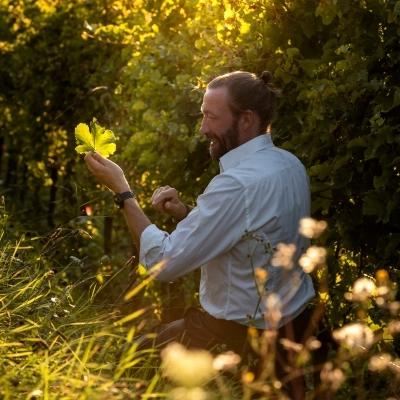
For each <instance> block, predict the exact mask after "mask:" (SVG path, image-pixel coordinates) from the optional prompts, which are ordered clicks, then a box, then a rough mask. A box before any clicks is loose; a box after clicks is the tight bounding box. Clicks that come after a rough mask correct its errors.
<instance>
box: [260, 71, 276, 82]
mask: <svg viewBox="0 0 400 400" xmlns="http://www.w3.org/2000/svg"><path fill="white" fill-rule="evenodd" d="M273 78H274V76H273V75H272V74H271V72H269V71H264V72H263V73H262V74H261V76H260V79H261V80H262V81H263V82H264V83H265V84H266V85H268V83H270V82H271V81H272V79H273Z"/></svg>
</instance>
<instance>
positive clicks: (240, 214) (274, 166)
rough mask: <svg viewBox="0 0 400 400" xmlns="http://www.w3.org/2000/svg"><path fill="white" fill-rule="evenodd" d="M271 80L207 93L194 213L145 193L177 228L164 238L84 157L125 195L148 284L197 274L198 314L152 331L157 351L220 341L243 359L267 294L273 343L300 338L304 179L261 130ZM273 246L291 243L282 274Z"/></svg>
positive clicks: (262, 323) (241, 77) (228, 82)
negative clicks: (209, 162) (208, 168)
mask: <svg viewBox="0 0 400 400" xmlns="http://www.w3.org/2000/svg"><path fill="white" fill-rule="evenodd" d="M271 79H272V75H271V73H270V72H264V73H263V74H262V76H261V77H260V78H257V77H256V76H255V75H254V74H251V73H248V72H234V73H230V74H226V75H222V76H220V77H218V78H216V79H214V80H213V81H212V82H211V83H210V84H209V85H208V86H207V90H206V93H205V95H204V99H203V104H202V107H201V111H202V113H203V121H202V124H201V128H200V133H201V134H203V135H205V137H206V138H207V139H208V140H210V154H211V156H212V158H213V159H214V160H216V161H219V163H220V170H221V173H220V174H219V175H217V176H216V177H215V178H214V179H212V181H211V182H210V184H209V185H208V187H207V188H206V190H205V191H204V193H203V194H202V195H201V196H199V198H198V200H197V205H196V207H194V208H192V207H189V206H187V205H185V204H183V203H182V202H181V201H180V200H179V198H178V195H177V191H176V190H175V189H173V188H170V187H169V186H165V187H163V188H160V189H158V190H156V191H155V192H154V194H153V197H152V203H153V206H154V208H155V209H156V210H157V211H159V212H167V213H169V214H170V215H172V216H174V217H175V218H176V219H177V220H178V221H181V222H180V223H179V224H178V225H177V227H176V230H175V231H174V232H172V233H171V234H168V233H166V232H164V231H162V230H160V229H158V228H157V227H156V226H155V225H152V224H151V222H150V221H149V219H148V218H147V217H146V216H145V215H144V213H143V212H142V211H141V209H140V207H139V205H138V203H137V202H136V200H135V198H133V195H131V194H130V190H131V189H130V187H129V184H128V183H127V181H126V179H125V177H124V174H123V172H122V170H121V169H120V168H119V167H118V166H117V165H116V164H114V163H113V162H111V161H109V160H107V159H105V158H103V157H101V156H100V155H98V154H92V153H89V154H87V156H86V157H85V160H86V162H87V165H88V167H89V169H90V170H91V171H92V172H93V174H94V175H95V176H96V178H98V179H99V180H100V181H101V182H103V183H104V184H105V185H106V186H107V187H108V188H109V189H111V190H112V191H113V192H114V193H117V194H124V193H127V194H124V195H123V196H122V198H126V199H125V200H122V201H123V208H122V210H123V212H124V214H125V218H126V221H127V224H128V227H129V230H130V232H131V235H132V237H133V240H134V242H135V243H136V245H137V246H138V247H139V249H140V262H141V264H142V265H143V266H144V267H145V268H146V269H148V270H149V269H151V268H152V267H154V266H155V265H157V264H158V263H161V264H159V265H160V272H159V274H158V275H157V277H156V279H158V280H163V281H171V280H174V279H176V278H179V277H181V276H183V275H186V274H188V273H189V272H191V271H193V270H195V269H197V268H199V267H201V283H200V302H201V305H202V308H203V310H204V312H203V311H198V310H193V309H190V311H189V312H188V313H187V314H186V315H185V317H184V319H182V320H179V321H175V322H173V323H171V324H167V325H161V326H158V327H157V328H156V330H155V333H156V338H155V345H156V346H157V347H162V346H164V345H165V344H166V343H168V342H169V341H171V340H178V341H182V342H184V343H185V344H187V345H188V346H190V347H201V348H206V349H210V350H211V349H212V348H213V347H215V346H217V345H222V344H223V345H225V348H227V349H230V350H233V351H235V352H237V353H239V354H241V355H242V357H246V355H247V354H248V353H249V352H251V349H250V350H249V349H248V348H247V349H246V343H247V330H248V326H250V325H252V326H254V327H255V328H258V329H259V330H260V331H261V330H264V329H271V328H275V327H274V326H271V319H270V318H269V317H270V316H269V315H264V314H266V313H265V310H266V306H265V302H264V298H267V297H268V295H269V294H271V293H275V294H277V295H278V297H279V300H280V303H281V310H280V313H281V319H280V320H279V321H278V326H277V327H278V328H280V330H279V334H280V337H289V338H290V339H292V340H297V341H300V340H301V334H302V332H303V331H304V330H305V329H306V326H304V325H305V324H306V323H307V321H308V316H307V303H308V301H309V300H310V299H311V298H312V297H313V296H314V289H313V286H312V282H311V279H310V277H309V276H308V275H307V274H306V273H304V272H303V270H302V269H301V268H300V267H299V266H298V263H297V260H298V258H299V257H300V255H301V254H302V253H303V252H304V251H305V250H306V248H307V247H308V246H309V243H308V240H307V239H306V238H304V237H302V236H301V235H300V234H299V232H298V227H299V221H300V219H301V218H303V217H307V216H308V215H309V210H310V188H309V180H308V177H307V174H306V171H305V168H304V166H303V165H302V164H301V163H300V161H299V160H298V159H297V158H296V157H294V156H293V155H292V154H290V153H288V152H286V151H284V150H281V149H277V148H276V147H275V146H274V145H273V143H272V140H271V135H270V132H269V130H270V125H271V121H272V117H273V114H274V110H275V102H276V98H277V97H278V96H279V90H278V89H277V88H276V87H275V86H274V85H272V83H271ZM279 243H286V244H294V245H295V246H296V251H295V253H294V255H293V264H294V266H293V268H292V269H290V270H287V269H284V268H279V267H274V266H272V265H271V263H270V258H271V254H270V252H269V250H268V249H270V248H275V247H276V246H277V245H278V244H279ZM257 268H261V269H262V270H264V271H265V274H264V276H266V282H265V288H263V291H265V293H261V292H260V290H259V288H257V284H256V280H255V277H254V272H255V270H256V269H257ZM267 314H268V313H267ZM147 345H148V343H147ZM246 352H247V353H246ZM283 374H284V372H283V371H281V373H280V375H283Z"/></svg>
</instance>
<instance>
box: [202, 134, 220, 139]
mask: <svg viewBox="0 0 400 400" xmlns="http://www.w3.org/2000/svg"><path fill="white" fill-rule="evenodd" d="M205 136H206V138H207V139H208V140H219V137H218V136H217V135H214V134H213V133H207V134H206V135H205Z"/></svg>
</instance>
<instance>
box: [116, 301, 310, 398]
mask: <svg viewBox="0 0 400 400" xmlns="http://www.w3.org/2000/svg"><path fill="white" fill-rule="evenodd" d="M310 323H311V317H310V312H309V310H308V309H307V308H306V309H305V310H304V311H303V312H302V313H301V314H299V315H298V316H297V317H296V318H294V319H293V320H291V321H289V322H288V323H286V324H285V325H283V326H282V327H281V328H280V329H279V330H278V336H277V339H276V362H275V372H276V375H277V377H278V379H283V378H284V376H285V375H286V374H287V371H286V367H287V366H292V365H293V356H294V354H293V352H290V351H286V350H285V349H284V347H283V346H282V344H281V343H280V341H279V340H280V339H283V338H287V339H289V340H291V341H292V342H296V343H302V342H303V343H304V342H305V340H307V337H304V334H305V332H310V329H309V325H310ZM248 328H249V327H248V326H246V325H242V324H239V323H237V322H234V321H227V320H224V319H217V318H214V317H212V316H211V315H209V314H208V313H206V312H203V311H201V310H199V309H198V308H195V307H190V308H189V309H188V310H187V311H186V312H185V315H184V317H183V319H180V320H177V321H174V322H171V323H169V324H159V325H156V326H155V327H154V328H153V330H152V332H151V333H153V335H142V336H139V337H137V338H136V339H135V343H136V344H137V349H136V351H137V352H139V351H142V350H147V349H151V348H155V349H156V350H161V349H162V348H164V347H165V346H166V345H167V344H168V343H170V342H179V343H182V344H183V345H185V346H186V347H187V348H189V349H190V348H192V349H199V348H200V349H206V350H209V351H210V352H212V353H215V354H217V353H221V352H225V351H228V350H230V351H233V352H235V353H236V354H239V355H240V356H241V357H242V362H243V364H245V365H246V364H247V365H249V364H250V365H249V367H250V368H251V369H253V371H254V372H255V373H256V375H257V373H258V372H259V371H258V368H260V367H261V365H260V364H258V365H257V360H258V359H260V355H259V354H257V353H256V352H255V351H254V350H253V348H252V347H251V345H250V343H249V340H248ZM257 331H258V334H259V335H262V334H263V332H264V331H263V330H261V329H258V330H257ZM126 346H128V347H129V346H132V343H128V344H127V345H126ZM124 347H125V346H124ZM123 351H124V348H122V349H121V350H120V351H119V352H118V353H119V354H118V353H117V358H119V357H120V356H121V354H122V352H123ZM249 361H250V362H249ZM300 381H301V382H300ZM296 382H297V383H296ZM293 383H295V386H296V388H291V386H293ZM299 385H300V386H301V385H303V388H300V386H299ZM293 390H294V391H295V392H296V393H297V394H296V393H295V394H293V395H292V394H291V398H292V399H296V398H299V399H302V398H304V396H305V390H304V380H303V378H302V377H301V378H300V379H297V380H296V379H294V380H292V382H291V385H289V391H290V392H293ZM303 392H304V396H303V395H300V393H303ZM298 395H299V396H298Z"/></svg>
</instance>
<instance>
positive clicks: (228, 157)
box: [219, 133, 274, 173]
mask: <svg viewBox="0 0 400 400" xmlns="http://www.w3.org/2000/svg"><path fill="white" fill-rule="evenodd" d="M273 146H274V144H273V143H272V138H271V135H270V134H268V133H267V134H265V135H264V134H263V135H260V136H257V137H255V138H254V139H251V140H249V141H248V142H246V143H244V144H242V145H241V146H239V147H236V149H233V150H231V151H229V152H228V153H226V154H225V155H223V156H222V157H221V158H220V159H219V168H220V171H221V173H222V172H224V171H226V170H228V169H229V168H233V167H236V166H237V165H238V164H240V162H241V161H242V160H243V159H244V158H246V157H248V156H250V155H252V154H254V153H256V152H257V151H260V150H264V149H267V148H269V147H273Z"/></svg>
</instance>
